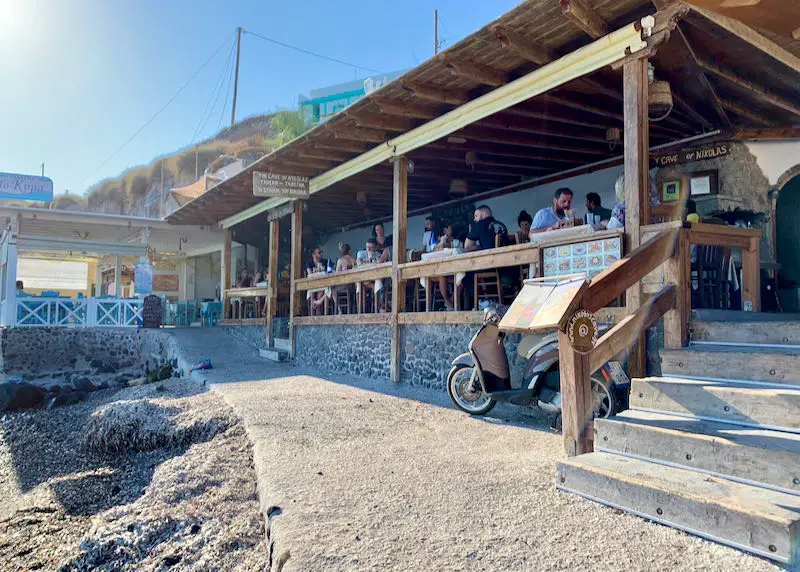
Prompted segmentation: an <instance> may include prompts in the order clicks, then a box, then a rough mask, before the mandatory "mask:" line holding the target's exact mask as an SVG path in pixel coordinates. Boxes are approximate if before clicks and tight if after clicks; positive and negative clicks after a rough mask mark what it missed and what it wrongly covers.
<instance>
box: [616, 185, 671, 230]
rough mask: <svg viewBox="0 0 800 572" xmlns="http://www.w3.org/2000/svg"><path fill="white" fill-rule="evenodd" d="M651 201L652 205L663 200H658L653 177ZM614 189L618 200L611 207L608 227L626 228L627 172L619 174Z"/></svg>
mask: <svg viewBox="0 0 800 572" xmlns="http://www.w3.org/2000/svg"><path fill="white" fill-rule="evenodd" d="M649 187H650V188H649V192H648V195H649V201H650V206H655V205H660V204H661V201H660V200H658V191H657V190H656V184H655V182H654V181H653V179H652V178H650V181H649ZM614 191H615V192H616V195H617V202H616V204H615V205H614V208H613V209H611V219H610V220H609V221H608V224H607V225H606V228H609V229H612V228H624V227H625V172H624V171H623V172H622V173H620V174H619V177H617V181H616V182H615V183H614Z"/></svg>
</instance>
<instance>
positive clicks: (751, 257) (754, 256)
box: [742, 237, 761, 312]
mask: <svg viewBox="0 0 800 572" xmlns="http://www.w3.org/2000/svg"><path fill="white" fill-rule="evenodd" d="M759 243H760V237H753V238H751V239H750V245H749V246H748V247H747V248H743V249H742V309H745V308H747V309H748V310H749V308H748V306H749V305H750V304H752V305H753V309H752V311H753V312H760V311H761V260H760V258H761V251H760V248H759Z"/></svg>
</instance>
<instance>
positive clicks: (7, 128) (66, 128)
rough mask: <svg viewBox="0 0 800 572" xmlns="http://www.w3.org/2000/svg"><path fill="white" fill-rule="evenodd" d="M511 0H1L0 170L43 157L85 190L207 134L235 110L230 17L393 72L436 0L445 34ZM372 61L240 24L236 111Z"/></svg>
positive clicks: (428, 48)
mask: <svg viewBox="0 0 800 572" xmlns="http://www.w3.org/2000/svg"><path fill="white" fill-rule="evenodd" d="M517 3H518V2H517V0H490V1H489V2H486V1H485V0H405V1H404V2H390V1H388V0H337V1H336V2H331V1H321V0H303V1H295V2H290V1H286V0H283V1H275V0H237V1H235V2H227V3H223V2H218V1H212V0H191V1H190V0H166V1H165V0H136V1H135V2H132V1H128V0H0V171H4V172H11V173H25V174H40V172H41V163H44V164H45V175H46V176H48V177H50V178H51V179H53V182H54V188H55V192H56V194H60V193H63V192H64V191H66V190H69V191H70V192H71V193H73V194H83V193H84V192H85V191H86V190H87V189H88V188H90V187H91V185H93V184H94V183H97V182H98V181H100V180H102V179H103V178H106V177H113V176H116V175H118V174H119V173H121V172H122V171H124V170H125V169H127V168H129V167H134V166H137V165H142V164H149V163H150V162H151V161H152V160H153V159H154V158H155V157H157V156H158V155H162V154H166V153H171V152H174V151H176V150H178V149H180V148H182V147H185V146H187V145H190V144H192V143H193V142H197V141H201V140H203V139H205V138H207V137H209V136H211V135H213V134H214V133H216V132H217V130H218V128H219V127H224V126H226V125H228V124H229V123H230V113H231V100H232V87H231V86H230V82H227V81H226V80H227V78H228V77H230V75H231V74H230V73H227V74H226V73H224V72H225V71H228V72H230V70H231V69H232V60H233V57H232V53H233V52H232V47H233V45H234V38H235V30H236V27H237V26H241V27H242V28H244V29H245V30H246V31H250V32H253V33H255V34H260V35H263V36H268V37H270V38H273V39H275V40H278V41H280V42H284V43H287V44H291V45H294V46H297V47H300V48H303V49H306V50H310V51H313V52H317V53H321V54H324V55H327V56H330V57H333V58H336V59H339V60H344V61H346V62H349V63H352V64H355V65H358V66H364V67H365V68H372V69H376V70H381V71H385V72H389V71H394V70H400V69H407V68H410V67H413V66H414V65H416V64H419V63H421V62H423V61H425V60H427V59H428V58H430V57H431V56H432V55H433V11H434V9H435V8H436V9H438V10H439V37H440V39H441V40H443V44H444V46H443V47H444V48H446V47H448V46H449V45H452V44H453V43H455V42H457V41H458V40H460V39H461V38H463V37H464V36H466V35H469V34H470V33H472V32H473V31H475V30H477V29H478V28H480V27H482V26H484V25H486V24H487V23H489V22H490V21H491V20H492V19H494V18H496V17H497V16H500V15H501V14H502V13H504V12H506V11H507V10H509V9H510V8H512V7H513V6H514V5H516V4H517ZM212 55H213V57H212ZM209 58H211V59H210V61H209ZM206 62H208V63H207V65H205V67H202V66H203V65H204V64H205V63H206ZM226 66H227V67H226ZM201 67H202V70H201V71H200V73H199V74H198V75H197V76H196V77H194V79H193V80H192V81H191V83H189V84H188V86H187V87H186V88H185V89H184V90H183V91H182V92H180V93H179V94H178V95H177V97H175V98H174V99H173V100H172V101H171V102H170V103H169V105H167V107H166V108H165V109H164V110H163V111H162V112H161V113H160V114H159V115H158V116H157V117H156V118H155V119H154V120H153V121H152V122H150V123H149V124H147V126H146V127H145V128H144V129H142V130H141V132H139V133H138V135H136V137H134V138H133V140H131V141H130V142H129V143H128V140H129V139H130V138H131V137H132V136H133V135H134V134H136V133H137V131H139V130H140V129H141V128H142V127H143V126H144V125H145V124H146V122H147V121H148V120H149V119H150V118H151V117H152V116H153V115H154V114H156V112H157V111H158V110H159V109H160V108H161V107H162V106H164V105H165V104H166V103H167V102H168V101H169V100H170V98H172V97H173V96H175V94H176V93H177V92H178V91H179V89H180V88H181V86H183V85H184V84H185V83H186V82H187V81H188V80H190V79H191V78H192V76H193V75H194V74H195V72H197V71H198V70H200V69H201ZM368 75H374V74H371V72H369V71H365V70H363V69H355V68H353V67H349V66H345V65H341V64H338V63H333V62H330V61H326V60H323V59H319V58H315V57H312V56H309V55H306V54H303V53H299V52H296V51H293V50H290V49H287V48H285V47H282V46H278V45H275V44H272V43H269V42H266V41H264V40H262V39H260V38H257V37H256V36H253V35H251V34H247V33H245V34H244V35H243V36H242V45H241V60H240V67H239V89H238V98H237V108H236V117H237V119H243V118H245V117H247V116H250V115H255V114H259V113H266V112H270V111H274V110H276V109H287V108H293V107H296V105H297V97H298V95H299V94H302V93H308V92H309V91H310V90H312V89H316V88H320V87H325V86H328V85H331V84H336V83H341V82H346V81H350V80H352V79H356V78H364V77H366V76H368ZM226 99H227V105H226ZM126 143H127V144H126ZM120 149H121V150H120Z"/></svg>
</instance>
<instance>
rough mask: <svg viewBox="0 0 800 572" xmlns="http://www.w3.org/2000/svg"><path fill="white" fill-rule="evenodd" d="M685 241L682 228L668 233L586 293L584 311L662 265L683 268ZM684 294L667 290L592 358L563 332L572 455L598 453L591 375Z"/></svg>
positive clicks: (567, 441) (565, 414) (611, 334)
mask: <svg viewBox="0 0 800 572" xmlns="http://www.w3.org/2000/svg"><path fill="white" fill-rule="evenodd" d="M679 236H680V229H677V228H676V229H674V230H672V229H668V230H664V231H662V232H660V233H659V234H658V235H656V236H655V237H653V238H651V239H650V240H648V241H647V242H645V243H644V244H642V245H641V246H640V247H639V248H637V249H635V250H634V251H633V252H631V253H630V254H628V255H627V256H625V257H624V258H622V259H621V260H619V261H618V262H616V263H615V264H614V265H612V266H611V267H609V268H607V269H606V270H604V271H603V272H601V273H600V274H598V275H597V276H595V277H594V279H592V280H591V281H590V283H589V286H588V287H587V288H586V289H585V290H584V293H583V295H582V296H581V299H580V300H579V302H578V306H577V307H578V309H582V310H586V311H588V312H591V313H595V312H597V311H598V310H600V309H601V308H602V307H603V306H605V305H606V304H608V303H609V302H610V301H611V300H614V299H616V298H618V297H619V296H621V295H622V294H623V293H624V292H625V291H626V290H627V289H628V288H630V287H631V286H633V285H634V284H636V283H638V282H639V281H640V280H642V279H643V278H644V277H645V276H646V275H647V274H649V273H650V272H652V271H653V270H655V269H656V268H657V267H659V266H661V265H662V264H665V263H667V264H677V261H675V259H676V256H675V254H676V244H677V243H678V240H679ZM682 295H683V293H682V292H681V289H679V288H676V287H675V286H673V285H672V284H668V285H666V286H664V288H663V289H662V290H661V291H660V292H659V293H658V294H656V295H655V296H653V297H652V298H650V299H649V300H648V301H647V302H645V303H644V304H643V305H642V306H641V307H640V308H639V309H638V310H637V311H636V312H635V313H634V314H631V315H629V316H627V317H626V318H624V319H623V320H622V321H621V322H619V323H618V324H617V325H616V326H614V327H613V328H612V329H611V330H609V331H608V332H606V333H605V334H604V335H603V336H602V337H600V338H599V339H598V340H597V344H596V345H595V346H594V348H593V349H591V350H590V351H589V352H587V353H580V352H578V351H576V350H575V349H574V348H573V346H572V344H571V343H570V340H569V333H568V332H567V331H566V329H563V330H560V331H559V332H558V354H559V362H560V366H559V368H560V376H561V403H562V428H563V435H564V447H565V449H566V451H567V454H568V455H570V456H573V455H580V454H582V453H588V452H590V451H591V450H592V448H593V433H592V431H593V428H594V424H593V422H592V412H593V410H594V404H593V402H592V391H591V381H590V377H591V374H592V373H593V372H595V371H597V370H598V369H599V368H600V367H602V365H603V364H604V363H605V362H607V361H608V360H609V359H611V358H612V357H614V356H615V355H617V354H618V353H620V352H622V351H624V350H626V349H628V348H629V347H631V345H632V344H634V343H635V342H637V341H638V340H639V339H640V335H641V333H642V332H643V331H644V330H645V329H646V328H647V327H649V326H650V325H651V324H652V323H653V322H655V321H656V320H657V319H658V318H660V317H661V316H662V315H664V314H665V313H668V312H671V311H674V310H675V308H676V307H679V304H680V303H681V302H680V300H681V297H682ZM567 328H568V326H567Z"/></svg>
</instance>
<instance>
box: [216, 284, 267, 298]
mask: <svg viewBox="0 0 800 572" xmlns="http://www.w3.org/2000/svg"><path fill="white" fill-rule="evenodd" d="M269 295H270V288H269V286H250V287H248V288H228V289H227V290H225V297H226V298H229V297H234V298H237V297H238V298H249V297H253V296H269Z"/></svg>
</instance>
